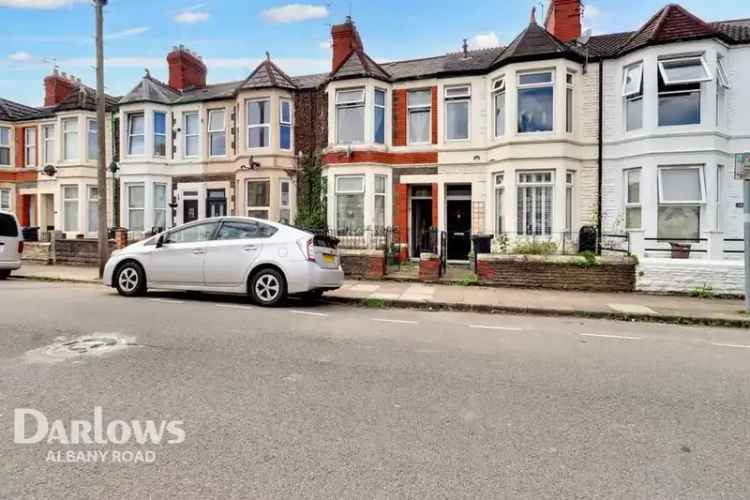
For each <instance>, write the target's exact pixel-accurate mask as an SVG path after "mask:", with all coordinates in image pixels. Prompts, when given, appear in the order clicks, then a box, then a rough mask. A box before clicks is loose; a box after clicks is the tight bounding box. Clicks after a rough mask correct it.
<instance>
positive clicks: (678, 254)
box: [669, 241, 692, 259]
mask: <svg viewBox="0 0 750 500" xmlns="http://www.w3.org/2000/svg"><path fill="white" fill-rule="evenodd" d="M669 245H670V246H671V247H672V258H673V259H689V258H690V248H691V247H692V245H690V244H689V243H677V242H676V241H670V242H669Z"/></svg>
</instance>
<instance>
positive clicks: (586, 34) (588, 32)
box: [576, 28, 591, 45]
mask: <svg viewBox="0 0 750 500" xmlns="http://www.w3.org/2000/svg"><path fill="white" fill-rule="evenodd" d="M590 39H591V28H589V29H587V30H586V31H584V32H583V35H581V36H579V37H578V38H577V39H576V42H577V43H578V44H579V45H586V44H587V43H589V40H590Z"/></svg>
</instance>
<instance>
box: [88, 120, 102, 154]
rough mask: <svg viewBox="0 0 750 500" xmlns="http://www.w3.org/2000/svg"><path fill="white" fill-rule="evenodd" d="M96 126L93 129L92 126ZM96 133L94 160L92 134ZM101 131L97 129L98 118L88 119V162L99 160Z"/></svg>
mask: <svg viewBox="0 0 750 500" xmlns="http://www.w3.org/2000/svg"><path fill="white" fill-rule="evenodd" d="M92 123H93V124H94V127H93V128H92V127H91V124H92ZM92 130H93V131H94V134H93V135H94V139H95V140H94V144H96V155H95V156H94V157H93V158H92V157H91V149H92V148H91V135H92V134H91V132H92ZM98 135H99V130H98V128H97V123H96V118H86V159H87V160H88V161H97V159H98V158H99V138H98Z"/></svg>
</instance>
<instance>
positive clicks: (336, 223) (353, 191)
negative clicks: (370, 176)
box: [333, 174, 387, 234]
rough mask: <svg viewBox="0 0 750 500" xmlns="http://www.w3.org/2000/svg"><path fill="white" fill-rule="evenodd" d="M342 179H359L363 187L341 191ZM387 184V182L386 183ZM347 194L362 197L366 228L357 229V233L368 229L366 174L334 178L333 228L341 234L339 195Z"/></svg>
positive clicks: (363, 218)
mask: <svg viewBox="0 0 750 500" xmlns="http://www.w3.org/2000/svg"><path fill="white" fill-rule="evenodd" d="M340 179H357V180H361V185H362V187H361V188H360V189H339V180H340ZM386 182H387V181H386ZM340 194H342V195H346V194H361V195H362V225H363V226H364V227H361V228H355V231H360V230H364V229H365V228H366V227H367V176H366V175H365V174H345V175H336V176H334V181H333V200H334V201H333V207H334V212H333V214H334V221H333V227H334V228H335V230H336V233H337V234H339V221H338V195H340Z"/></svg>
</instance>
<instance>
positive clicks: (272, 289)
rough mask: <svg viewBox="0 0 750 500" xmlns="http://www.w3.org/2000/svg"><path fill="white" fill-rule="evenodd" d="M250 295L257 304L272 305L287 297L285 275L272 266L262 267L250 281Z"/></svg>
mask: <svg viewBox="0 0 750 500" xmlns="http://www.w3.org/2000/svg"><path fill="white" fill-rule="evenodd" d="M250 295H251V296H252V298H253V300H254V301H255V303H256V304H258V305H261V306H265V307H271V306H275V305H276V304H278V303H279V302H281V301H282V300H284V297H286V280H285V279H284V275H282V274H281V273H280V272H279V271H277V270H276V269H272V268H266V269H261V270H260V271H258V272H257V273H255V274H254V275H253V279H252V280H251V282H250Z"/></svg>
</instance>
